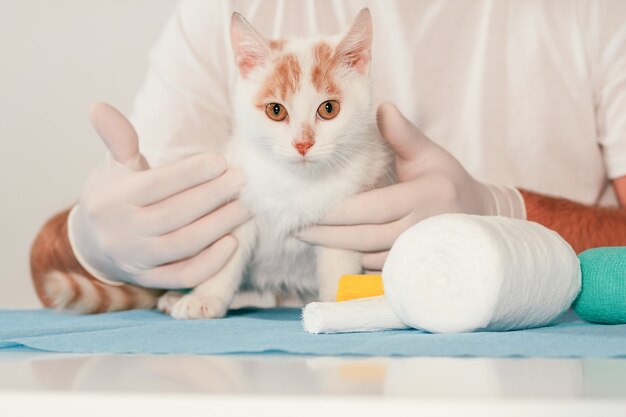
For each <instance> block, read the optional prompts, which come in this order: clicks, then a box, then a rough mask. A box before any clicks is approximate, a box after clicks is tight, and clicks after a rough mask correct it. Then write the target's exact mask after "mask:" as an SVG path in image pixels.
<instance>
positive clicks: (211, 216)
mask: <svg viewBox="0 0 626 417" xmlns="http://www.w3.org/2000/svg"><path fill="white" fill-rule="evenodd" d="M91 121H92V123H93V125H94V127H95V128H96V130H97V131H98V133H99V134H100V136H101V137H102V139H103V140H104V142H105V143H106V145H107V147H108V148H109V151H110V157H109V158H108V160H107V161H106V162H105V163H104V164H103V165H102V166H100V167H99V168H97V169H96V170H95V172H93V174H92V175H91V176H90V177H89V179H88V180H87V182H86V184H85V187H84V190H83V194H82V196H81V198H80V201H79V203H78V205H76V206H75V207H74V208H73V209H72V211H71V213H70V217H69V219H68V235H69V240H70V243H71V245H72V249H73V251H74V254H75V255H76V258H77V259H78V261H79V262H80V264H81V265H82V266H83V267H84V268H85V269H86V270H87V271H89V272H90V273H91V274H92V275H94V276H95V277H96V278H98V279H101V280H102V281H105V282H108V283H111V284H114V283H115V282H117V283H119V282H127V283H132V284H137V285H140V286H143V287H154V288H164V289H166V288H186V287H194V286H196V285H198V284H200V283H201V282H204V281H206V280H207V279H208V278H210V277H211V276H212V275H214V274H215V273H216V272H218V271H219V270H220V269H221V268H222V267H223V266H224V265H225V264H226V262H227V261H228V259H229V258H230V256H231V255H232V253H233V252H234V250H235V248H236V247H237V241H236V239H235V238H234V237H233V236H231V235H229V233H230V232H231V231H233V230H234V229H235V228H236V227H237V226H239V225H240V224H242V223H244V222H245V221H247V220H248V219H249V217H250V215H249V213H248V212H247V210H245V209H244V208H243V207H242V205H241V204H240V202H239V201H238V200H236V198H237V194H238V192H239V191H240V190H241V188H242V186H243V183H244V181H243V177H242V175H241V173H240V172H238V171H236V170H233V169H229V170H226V162H225V161H224V159H223V158H222V157H221V156H220V155H218V154H215V153H206V154H201V155H197V156H193V157H191V158H188V159H185V160H183V161H180V162H177V163H174V164H172V165H168V166H164V167H160V168H156V169H149V167H148V164H147V163H146V160H145V159H144V158H143V156H142V155H141V154H140V153H139V148H138V146H139V145H138V140H137V134H136V132H135V129H134V128H133V127H132V125H131V124H130V122H129V121H128V120H127V119H126V118H125V117H124V116H123V115H122V114H121V113H119V112H118V111H117V110H115V109H114V108H113V107H111V106H109V105H107V104H102V103H98V104H95V105H94V106H92V108H91Z"/></svg>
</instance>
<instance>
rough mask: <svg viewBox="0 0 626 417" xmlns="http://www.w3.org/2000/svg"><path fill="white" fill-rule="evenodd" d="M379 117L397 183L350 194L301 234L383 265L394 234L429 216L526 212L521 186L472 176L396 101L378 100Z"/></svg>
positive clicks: (369, 264)
mask: <svg viewBox="0 0 626 417" xmlns="http://www.w3.org/2000/svg"><path fill="white" fill-rule="evenodd" d="M377 119H378V128H379V129H380V131H381V133H382V135H383V137H384V138H385V139H386V140H387V142H389V144H390V145H391V148H392V149H393V151H394V152H395V154H396V158H395V168H396V173H397V175H398V179H399V183H397V184H394V185H391V186H389V187H385V188H380V189H376V190H372V191H368V192H365V193H361V194H358V195H356V196H354V197H352V198H350V199H348V200H347V201H346V202H345V203H343V204H342V205H341V206H340V207H338V208H337V209H335V210H333V211H332V212H331V213H330V214H329V215H328V216H327V217H326V218H325V219H324V220H323V221H322V222H321V223H320V225H317V226H314V227H311V228H309V229H307V230H305V231H303V232H302V233H300V234H299V235H298V237H299V238H300V239H302V240H304V241H306V242H309V243H313V244H317V245H322V246H328V247H334V248H341V249H350V250H355V251H360V252H363V257H362V259H363V260H362V262H363V268H364V269H366V270H381V269H382V266H383V263H384V261H385V259H386V258H387V254H388V252H389V249H390V248H391V246H392V244H393V242H394V241H395V240H396V238H397V237H398V236H399V235H400V234H401V233H402V232H403V231H405V230H406V229H408V228H409V227H410V226H412V225H413V224H415V223H417V222H419V221H420V220H422V219H425V218H427V217H430V216H435V215H437V214H443V213H468V214H478V215H500V216H507V217H515V218H525V217H526V208H525V205H524V200H523V198H522V196H521V194H520V193H519V191H517V190H516V189H515V188H512V187H501V186H495V185H488V184H483V183H481V182H479V181H476V180H475V179H474V178H472V177H471V176H470V175H469V174H468V173H467V171H466V170H465V169H464V168H463V166H462V165H461V164H460V163H459V161H457V160H456V159H455V158H454V157H453V156H452V155H450V153H448V152H447V151H446V150H444V149H443V148H442V147H440V146H438V145H437V144H435V143H433V142H432V141H431V140H430V139H428V138H427V137H426V136H425V135H424V134H423V133H422V132H420V131H419V130H418V129H417V127H415V126H414V125H413V124H412V123H411V122H409V121H408V120H407V119H406V118H405V117H404V116H403V115H402V114H401V113H400V111H399V110H398V108H397V107H396V106H395V105H393V104H391V103H383V104H381V105H380V107H379V108H378V114H377Z"/></svg>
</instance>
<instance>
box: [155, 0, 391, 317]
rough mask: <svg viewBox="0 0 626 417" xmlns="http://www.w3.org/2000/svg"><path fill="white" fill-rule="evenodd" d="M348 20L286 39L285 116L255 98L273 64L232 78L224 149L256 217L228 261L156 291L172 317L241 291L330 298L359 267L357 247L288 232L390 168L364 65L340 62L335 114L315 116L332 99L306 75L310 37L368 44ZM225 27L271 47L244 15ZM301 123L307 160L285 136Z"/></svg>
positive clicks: (217, 306) (211, 308)
mask: <svg viewBox="0 0 626 417" xmlns="http://www.w3.org/2000/svg"><path fill="white" fill-rule="evenodd" d="M363 13H366V14H367V15H366V16H365V19H366V20H365V21H364V20H363V16H362V15H363ZM359 19H360V20H359ZM356 22H357V23H355V25H354V26H353V27H352V28H351V30H349V31H348V32H347V33H346V34H345V35H337V36H335V37H331V38H319V39H292V40H289V41H288V42H287V43H286V44H285V47H284V50H283V51H282V53H292V54H294V55H295V56H297V58H298V60H299V63H300V67H301V70H302V75H301V77H300V85H299V89H298V91H297V92H296V93H295V94H294V95H293V97H292V99H290V102H289V103H287V105H286V107H287V108H288V112H289V118H290V120H289V123H288V124H287V123H280V122H276V121H273V120H271V119H269V118H268V116H267V115H266V114H265V112H264V111H260V110H259V108H257V107H256V106H255V105H254V104H253V100H254V99H253V98H254V97H255V95H256V94H257V92H258V90H259V87H260V83H261V81H262V80H263V79H264V77H265V76H267V75H268V73H269V72H270V71H271V69H272V65H271V63H270V62H267V63H266V65H259V66H258V67H255V68H254V70H253V71H252V72H251V73H250V74H249V75H248V76H246V77H245V78H244V77H240V78H239V81H238V83H237V87H236V93H235V105H234V132H233V136H232V140H231V143H230V145H229V147H228V150H227V152H226V157H227V160H228V161H229V164H230V165H231V166H235V167H238V168H239V169H241V170H242V171H243V173H244V174H245V177H246V181H247V182H246V187H245V189H244V190H243V192H242V193H241V195H240V199H241V200H242V202H243V203H244V204H245V205H246V206H247V207H248V208H249V210H250V211H251V212H252V213H253V214H254V217H253V219H252V220H250V221H249V222H247V223H246V224H244V225H242V226H241V227H239V228H238V229H237V230H236V231H235V232H234V235H235V236H236V238H237V240H238V242H239V245H238V248H237V250H236V252H235V254H234V255H233V256H232V258H231V259H230V261H229V262H228V264H227V265H226V267H224V268H223V269H222V270H221V271H220V272H219V273H218V274H217V275H215V276H213V277H211V278H210V279H209V280H208V281H206V282H205V283H203V284H201V285H200V286H198V287H196V288H195V289H194V290H193V291H192V292H191V293H190V294H188V295H185V296H177V295H173V294H172V293H169V294H168V295H167V296H164V297H163V298H162V300H160V302H159V308H161V309H162V310H164V311H167V312H170V313H171V314H172V316H173V317H175V318H178V319H191V318H216V317H222V316H223V315H224V314H225V313H226V310H227V309H228V306H229V305H230V304H231V302H232V300H233V297H234V295H235V293H236V292H237V290H239V289H244V290H245V289H247V290H253V291H257V292H259V293H262V294H265V295H267V294H268V293H269V294H273V295H275V296H276V298H277V303H278V304H281V305H293V304H301V303H303V302H308V301H311V300H314V299H321V300H332V299H334V297H335V293H336V290H337V282H338V279H339V277H340V275H342V274H354V273H359V272H360V271H361V263H360V256H359V254H357V253H354V252H350V251H345V250H339V249H330V248H323V247H314V246H311V245H309V244H306V243H304V242H302V241H300V240H298V239H296V238H295V237H293V234H294V233H295V232H297V231H299V230H301V229H302V228H304V227H306V226H308V225H311V224H313V223H315V222H317V221H319V220H320V219H321V218H322V217H323V216H324V215H325V214H327V213H328V212H329V211H330V210H331V209H332V208H334V207H335V206H337V205H338V204H339V203H340V202H342V201H343V200H345V199H346V198H347V197H349V196H351V195H353V194H355V193H357V192H359V191H363V190H365V189H369V188H372V187H374V185H375V184H377V183H379V182H380V180H381V178H382V177H384V174H385V172H386V169H387V167H388V166H389V161H390V156H389V152H388V151H387V148H386V147H385V145H384V144H383V141H382V139H381V138H380V136H379V133H378V130H377V128H376V124H375V120H374V109H373V104H372V99H371V80H370V77H369V70H367V71H365V72H364V73H360V72H358V71H356V70H354V69H351V68H347V67H345V68H343V67H341V68H340V69H339V70H338V74H337V77H336V81H337V83H338V85H339V86H340V88H341V91H342V92H343V93H342V97H341V107H340V112H339V114H338V116H337V117H336V118H335V119H332V120H317V121H316V119H315V118H316V117H317V116H316V110H317V107H318V106H319V105H320V104H321V103H323V102H324V101H326V100H329V99H331V98H332V97H328V96H326V95H324V94H323V93H320V92H319V91H317V90H316V88H315V87H314V86H313V84H312V82H311V73H310V72H311V70H312V67H313V64H314V59H315V57H314V54H313V49H314V45H316V44H317V43H318V42H320V41H322V40H323V41H325V42H327V43H329V44H330V45H332V46H333V47H334V46H336V45H338V44H339V43H340V41H342V39H344V40H345V39H348V41H352V42H353V43H354V44H355V45H357V43H358V42H363V41H364V40H363V39H362V38H363V37H367V36H370V39H366V41H368V42H370V43H371V18H370V16H369V12H368V11H367V10H365V11H364V12H362V13H361V14H360V15H359V17H357V21H356ZM363 22H364V23H363ZM359 24H360V25H361V26H360V27H358V25H359ZM363 24H365V25H369V27H363ZM233 25H238V26H237V27H236V28H234V30H235V31H236V33H235V35H236V36H237V37H238V42H240V43H245V46H246V47H247V48H249V49H251V50H255V51H257V52H259V53H265V54H267V53H268V52H269V49H268V48H266V49H264V46H263V44H261V42H266V41H265V40H263V39H262V38H261V37H260V35H258V33H256V31H254V29H252V27H251V26H249V24H248V23H247V22H245V20H243V19H242V18H241V20H239V21H236V19H235V18H234V19H233ZM246 25H247V26H246ZM367 30H369V33H365V31H367ZM348 44H349V42H348ZM255 48H256V49H255ZM270 53H271V52H270ZM367 53H368V54H369V45H368V50H367ZM303 122H309V123H315V144H314V146H313V147H311V148H310V150H309V152H308V153H307V155H306V159H307V160H308V161H309V162H307V163H304V162H303V157H302V156H301V155H300V154H299V153H298V152H297V151H296V149H295V148H294V146H293V144H292V141H293V140H294V139H295V138H296V135H297V134H298V131H297V129H298V128H299V126H301V124H302V123H303ZM266 298H267V297H266Z"/></svg>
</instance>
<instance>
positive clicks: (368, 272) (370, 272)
mask: <svg viewBox="0 0 626 417" xmlns="http://www.w3.org/2000/svg"><path fill="white" fill-rule="evenodd" d="M363 273H364V274H366V275H382V274H383V271H382V270H380V269H365V270H364V271H363Z"/></svg>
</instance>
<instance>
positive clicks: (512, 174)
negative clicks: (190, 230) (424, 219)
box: [132, 0, 626, 204]
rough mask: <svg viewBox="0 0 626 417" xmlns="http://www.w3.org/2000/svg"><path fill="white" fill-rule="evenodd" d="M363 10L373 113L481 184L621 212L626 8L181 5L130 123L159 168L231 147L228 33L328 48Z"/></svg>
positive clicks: (310, 0)
mask: <svg viewBox="0 0 626 417" xmlns="http://www.w3.org/2000/svg"><path fill="white" fill-rule="evenodd" d="M365 6H368V7H369V8H370V10H371V12H372V16H373V21H374V46H373V50H372V75H373V82H374V95H375V99H376V101H377V102H381V101H384V100H390V101H393V102H395V103H396V104H397V105H398V107H399V108H400V110H402V111H403V112H404V114H405V115H406V116H407V117H408V118H409V119H410V120H412V121H413V122H414V123H415V124H416V125H417V126H418V127H419V128H420V129H422V130H423V131H424V132H425V133H426V134H427V135H428V136H429V137H430V138H432V139H433V140H434V141H435V142H437V143H439V144H440V145H442V146H443V147H444V148H446V149H447V150H448V151H450V152H451V153H452V154H453V155H454V156H455V157H456V158H458V159H459V160H460V162H461V163H462V164H463V165H464V166H465V167H466V169H467V170H468V171H469V172H470V173H471V174H472V175H473V176H474V177H476V178H477V179H479V180H481V181H486V182H490V183H494V184H502V185H513V186H517V187H521V188H525V189H528V190H532V191H536V192H539V193H545V194H551V195H556V196H561V197H565V198H568V199H571V200H574V201H578V202H581V203H584V204H595V203H602V204H609V203H615V196H614V195H613V191H612V188H611V187H610V182H609V179H613V178H618V177H621V176H624V175H626V1H623V0H615V1H603V0H596V1H583V0H580V1H574V0H561V1H559V0H554V1H543V0H535V1H533V0H527V1H518V0H509V1H507V0H498V1H491V0H484V1H456V0H449V1H445V0H444V1H437V2H430V1H410V0H405V1H402V0H395V1H393V0H385V1H382V0H381V1H354V0H352V1H333V0H302V1H280V0H276V1H274V0H263V1H261V0H235V1H222V0H219V1H218V0H206V1H199V0H191V1H186V2H183V3H182V4H181V5H180V6H179V7H178V9H177V11H176V13H175V15H174V16H173V17H172V19H171V20H170V22H169V24H168V26H167V28H166V29H165V31H164V32H163V34H162V36H161V38H160V40H159V42H158V44H157V45H156V46H155V48H154V49H153V51H152V53H151V59H150V69H149V73H148V77H147V79H146V82H145V84H144V86H143V88H142V90H141V91H140V93H139V95H138V97H137V100H136V103H135V109H134V113H133V116H132V120H133V122H134V124H135V125H136V127H137V130H138V132H139V137H140V140H141V149H142V152H143V153H144V155H145V156H146V158H147V159H148V161H149V162H150V163H151V165H152V166H158V165H163V164H166V163H170V162H173V161H177V160H180V159H182V158H185V157H188V156H190V155H193V154H196V153H199V152H204V151H208V150H219V149H221V146H222V145H223V144H224V143H225V141H227V140H228V136H229V128H230V123H231V106H232V96H233V94H232V92H233V86H234V82H235V77H236V70H235V67H234V59H233V56H232V52H231V49H230V42H229V38H228V33H229V31H228V28H229V24H230V16H231V14H232V12H233V11H238V12H240V13H242V14H243V15H244V16H245V17H246V18H247V19H248V20H249V21H250V22H251V23H252V25H253V26H255V27H256V28H257V29H258V30H259V32H261V33H262V34H263V35H265V36H266V37H269V38H283V37H286V36H294V35H295V36H308V35H312V34H333V33H337V32H341V31H344V30H345V29H347V28H348V26H349V25H350V23H351V22H352V19H353V18H354V17H355V16H356V14H357V13H358V11H359V10H360V9H361V8H362V7H365Z"/></svg>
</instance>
